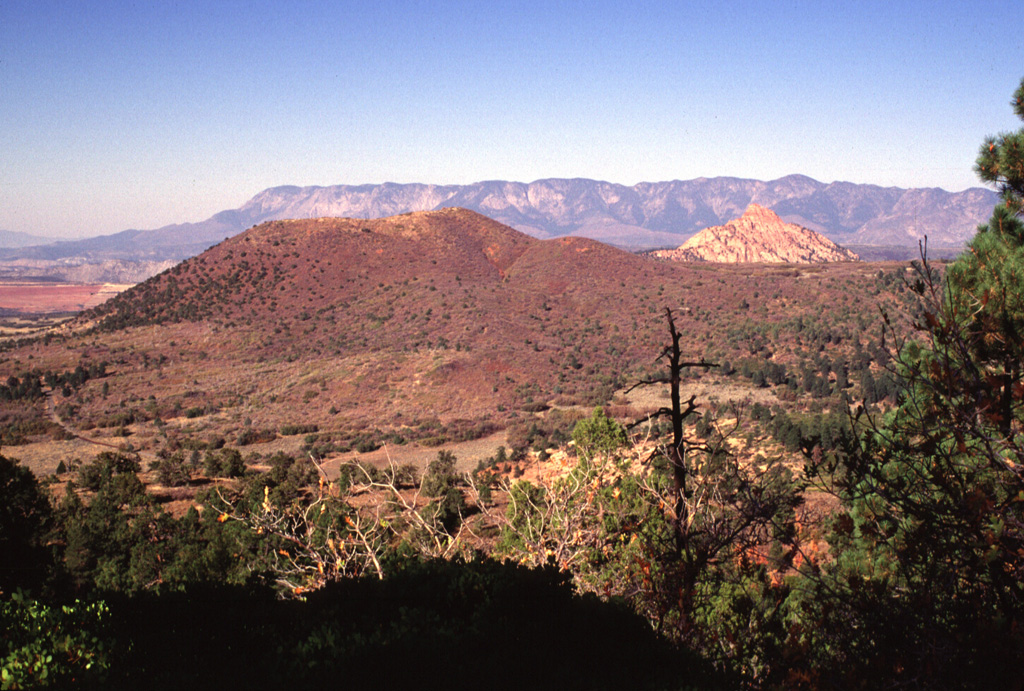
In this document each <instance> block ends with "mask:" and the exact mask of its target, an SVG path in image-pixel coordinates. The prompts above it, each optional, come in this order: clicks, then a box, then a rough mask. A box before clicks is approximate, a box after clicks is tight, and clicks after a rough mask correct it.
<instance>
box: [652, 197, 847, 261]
mask: <svg viewBox="0 0 1024 691" xmlns="http://www.w3.org/2000/svg"><path fill="white" fill-rule="evenodd" d="M653 254H654V256H656V257H662V258H665V259H674V260H676V261H690V262H732V263H738V262H766V263H793V264H814V263H818V262H849V261H859V260H860V257H858V256H857V255H856V254H855V253H854V252H851V251H850V250H848V249H845V248H843V247H840V246H839V245H837V244H836V243H834V242H832V241H831V240H829V239H828V238H826V237H825V236H823V235H821V234H820V233H816V232H814V231H813V230H808V229H807V228H804V227H802V226H798V225H796V224H794V223H786V222H784V221H783V220H782V219H781V218H779V217H778V215H777V214H776V213H775V212H774V211H772V210H771V209H766V208H764V207H763V206H759V205H757V204H751V205H750V206H748V207H747V210H746V211H744V212H743V215H742V216H740V217H739V218H737V219H735V220H733V221H729V222H728V223H726V224H725V225H724V226H713V227H711V228H705V229H704V230H702V231H700V232H699V233H697V234H696V235H694V236H693V237H691V238H690V239H689V240H687V241H686V242H684V243H683V244H682V245H680V246H679V247H678V248H677V249H674V250H658V251H657V252H653Z"/></svg>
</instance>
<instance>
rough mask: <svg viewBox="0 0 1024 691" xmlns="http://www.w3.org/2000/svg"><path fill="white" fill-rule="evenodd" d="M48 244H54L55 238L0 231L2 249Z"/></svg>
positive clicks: (13, 231)
mask: <svg viewBox="0 0 1024 691" xmlns="http://www.w3.org/2000/svg"><path fill="white" fill-rule="evenodd" d="M48 242H54V238H47V237H43V236H42V235H30V234H29V233H20V232H18V231H15V230H0V247H31V246H32V245H42V244H46V243H48Z"/></svg>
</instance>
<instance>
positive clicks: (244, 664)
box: [0, 560, 730, 689]
mask: <svg viewBox="0 0 1024 691" xmlns="http://www.w3.org/2000/svg"><path fill="white" fill-rule="evenodd" d="M104 598H105V601H106V605H105V606H106V607H108V608H109V613H110V616H109V617H107V618H106V619H105V620H104V621H103V622H98V621H96V620H94V621H93V623H92V626H93V628H94V629H96V630H95V631H87V632H86V634H87V635H89V636H90V640H93V645H94V647H95V646H99V649H100V651H101V657H102V658H103V659H102V664H94V665H93V666H92V667H91V668H90V669H88V670H86V669H80V670H76V672H77V674H76V675H68V674H66V675H64V676H63V678H61V679H60V684H61V685H62V686H65V685H71V686H80V687H86V688H88V687H93V686H96V687H99V686H102V687H103V688H125V689H137V688H150V689H156V688H175V689H178V688H192V689H200V688H211V689H212V688H217V689H223V688H254V689H262V688H268V689H272V688H288V689H294V688H352V689H359V688H445V689H458V688H496V689H500V688H508V689H523V688H530V689H572V688H581V689H582V688H587V689H600V688H669V687H671V688H709V687H722V688H725V687H727V686H730V684H729V683H728V681H727V680H726V679H724V678H721V677H715V676H713V675H712V673H711V672H710V671H709V668H708V666H707V665H706V664H705V663H703V662H702V661H701V660H700V659H699V658H697V656H695V655H692V654H688V653H685V652H680V651H678V650H676V649H674V648H672V647H671V646H669V645H668V644H667V643H665V642H664V641H663V640H659V639H658V638H657V636H656V635H655V634H654V633H653V632H652V631H651V629H650V627H649V626H648V625H647V623H646V622H645V621H644V620H643V619H642V618H641V617H639V616H637V615H636V614H634V613H633V612H631V611H630V610H629V609H628V608H626V607H624V606H622V605H621V604H615V603H609V602H602V601H600V600H599V599H597V598H596V597H594V596H585V597H583V596H579V595H576V594H574V592H573V589H572V586H571V583H570V579H569V576H567V575H566V574H564V573H560V572H559V571H558V570H557V569H553V568H540V569H528V568H525V567H522V566H518V565H513V564H509V563H505V564H501V563H498V562H495V561H486V560H478V561H473V562H469V563H458V562H450V561H442V560H436V561H429V562H415V561H414V562H409V563H408V564H405V565H404V566H402V567H400V568H397V569H396V570H395V571H394V572H393V573H392V574H391V575H390V576H388V577H387V578H385V579H384V580H378V579H375V578H362V579H350V580H343V581H336V582H334V583H331V584H329V585H328V586H326V587H324V588H322V589H320V590H318V591H316V592H313V593H310V594H309V595H308V597H306V598H305V599H304V600H281V599H279V598H278V597H277V596H276V594H275V592H274V591H273V590H272V589H270V588H266V587H261V586H235V587H232V586H225V585H215V584H211V585H194V586H191V587H189V588H187V589H186V590H184V591H180V592H174V593H164V594H161V595H155V594H152V593H141V594H138V595H135V596H126V595H122V594H117V593H108V594H106V595H105V596H104ZM54 609H57V608H54ZM5 615H6V616H5V621H4V622H3V624H4V628H5V629H6V630H11V629H10V626H11V620H10V618H11V617H12V616H13V614H8V613H7V612H6V610H5ZM77 623H78V624H79V626H82V625H84V626H85V627H88V626H90V623H89V622H88V621H84V622H83V621H78V622H77ZM93 634H95V635H96V636H97V637H96V638H92V636H93ZM14 643H16V641H12V640H10V639H9V638H8V637H6V636H5V638H4V639H3V645H4V646H5V647H4V648H0V655H6V654H8V653H9V652H10V650H9V648H10V647H11V646H12V644H14ZM51 664H52V663H51ZM72 676H73V678H72ZM5 688H6V686H5Z"/></svg>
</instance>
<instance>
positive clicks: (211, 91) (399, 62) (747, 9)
mask: <svg viewBox="0 0 1024 691" xmlns="http://www.w3.org/2000/svg"><path fill="white" fill-rule="evenodd" d="M1020 10H1021V5H1020V0H1013V1H1008V2H998V1H992V2H988V1H985V0H980V1H973V2H942V1H937V0H936V1H932V2H925V1H922V2H899V1H897V0H890V1H889V2H852V3H847V2H844V3H835V5H834V6H833V5H832V4H831V3H822V2H783V1H780V2H749V3H747V2H733V3H721V4H718V3H688V2H657V3H647V2H642V1H640V2H630V3H621V2H602V1H600V0H590V1H588V2H554V1H546V2H518V3H480V2H473V3H469V2H466V3H461V2H426V1H423V2H386V1H385V2H367V1H366V0H362V1H360V2H324V3H321V2H302V1H301V0H300V1H298V2H295V1H293V2H289V3H263V2H188V1H180V2H171V1H169V0H167V1H163V2H148V1H144V0H140V1H138V2H123V3H122V2H97V3H82V2H71V3H62V2H46V1H45V0H44V1H43V2H38V1H37V2H20V1H17V2H8V1H7V0H0V228H3V229H8V230H19V231H23V232H30V233H36V234H43V235H58V236H59V235H63V236H87V235H97V234H104V233H111V232H116V231H119V230H124V229H127V228H156V227H159V226H162V225H166V224H169V223H179V222H186V221H199V220H203V219H205V218H207V217H209V216H210V215H212V214H213V213H216V212H217V211H220V210H223V209H228V208H235V207H238V206H240V205H241V204H243V203H244V202H245V201H246V200H247V199H249V198H250V197H251V196H253V195H254V194H256V193H257V192H259V191H260V190H262V189H265V188H267V187H271V186H275V185H284V184H294V185H331V184H362V183H379V182H385V181H391V182H433V183H470V182H475V181H479V180H493V179H507V180H519V181H524V182H528V181H532V180H536V179H539V178H545V177H586V178H595V179H600V180H608V181H611V182H616V183H622V184H627V185H632V184H635V183H637V182H641V181H658V180H672V179H682V180H685V179H690V178H696V177H702V176H703V177H715V176H721V175H729V176H736V177H746V178H758V179H774V178H777V177H781V176H783V175H788V174H791V173H802V174H805V175H809V176H811V177H813V178H816V179H818V180H821V181H823V182H831V181H833V180H846V181H852V182H861V183H873V184H878V185H883V186H890V185H892V186H900V187H922V186H937V187H943V188H945V189H948V190H960V189H964V188H966V187H971V186H975V185H977V184H978V183H977V181H976V179H975V177H974V175H973V173H972V172H971V165H972V163H973V161H974V157H975V155H976V153H977V149H978V146H979V145H980V144H981V141H982V139H983V137H984V136H985V135H987V134H995V133H997V132H1000V131H1005V130H1009V129H1016V128H1018V127H1020V126H1021V123H1020V122H1019V121H1017V120H1016V119H1015V118H1014V117H1013V114H1012V112H1011V110H1010V106H1009V99H1010V96H1011V94H1012V92H1013V90H1014V89H1015V88H1016V86H1017V85H1018V84H1019V83H1020V80H1021V78H1022V77H1024V32H1021V31H1020V27H1021V22H1020Z"/></svg>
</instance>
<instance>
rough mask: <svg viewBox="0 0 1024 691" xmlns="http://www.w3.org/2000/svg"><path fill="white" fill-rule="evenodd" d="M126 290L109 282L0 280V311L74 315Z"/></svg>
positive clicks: (123, 286) (124, 286)
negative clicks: (80, 282) (78, 282)
mask: <svg viewBox="0 0 1024 691" xmlns="http://www.w3.org/2000/svg"><path fill="white" fill-rule="evenodd" d="M127 287H128V286H126V285H114V284H110V283H99V284H71V283H34V282H27V281H0V309H5V310H15V311H18V312H25V313H32V314H45V313H52V312H78V311H80V310H84V309H89V308H90V307H95V306H96V305H99V304H101V303H102V302H104V301H105V300H107V299H108V298H110V297H112V296H114V295H117V294H118V293H120V292H121V291H122V290H124V289H125V288H127Z"/></svg>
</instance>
